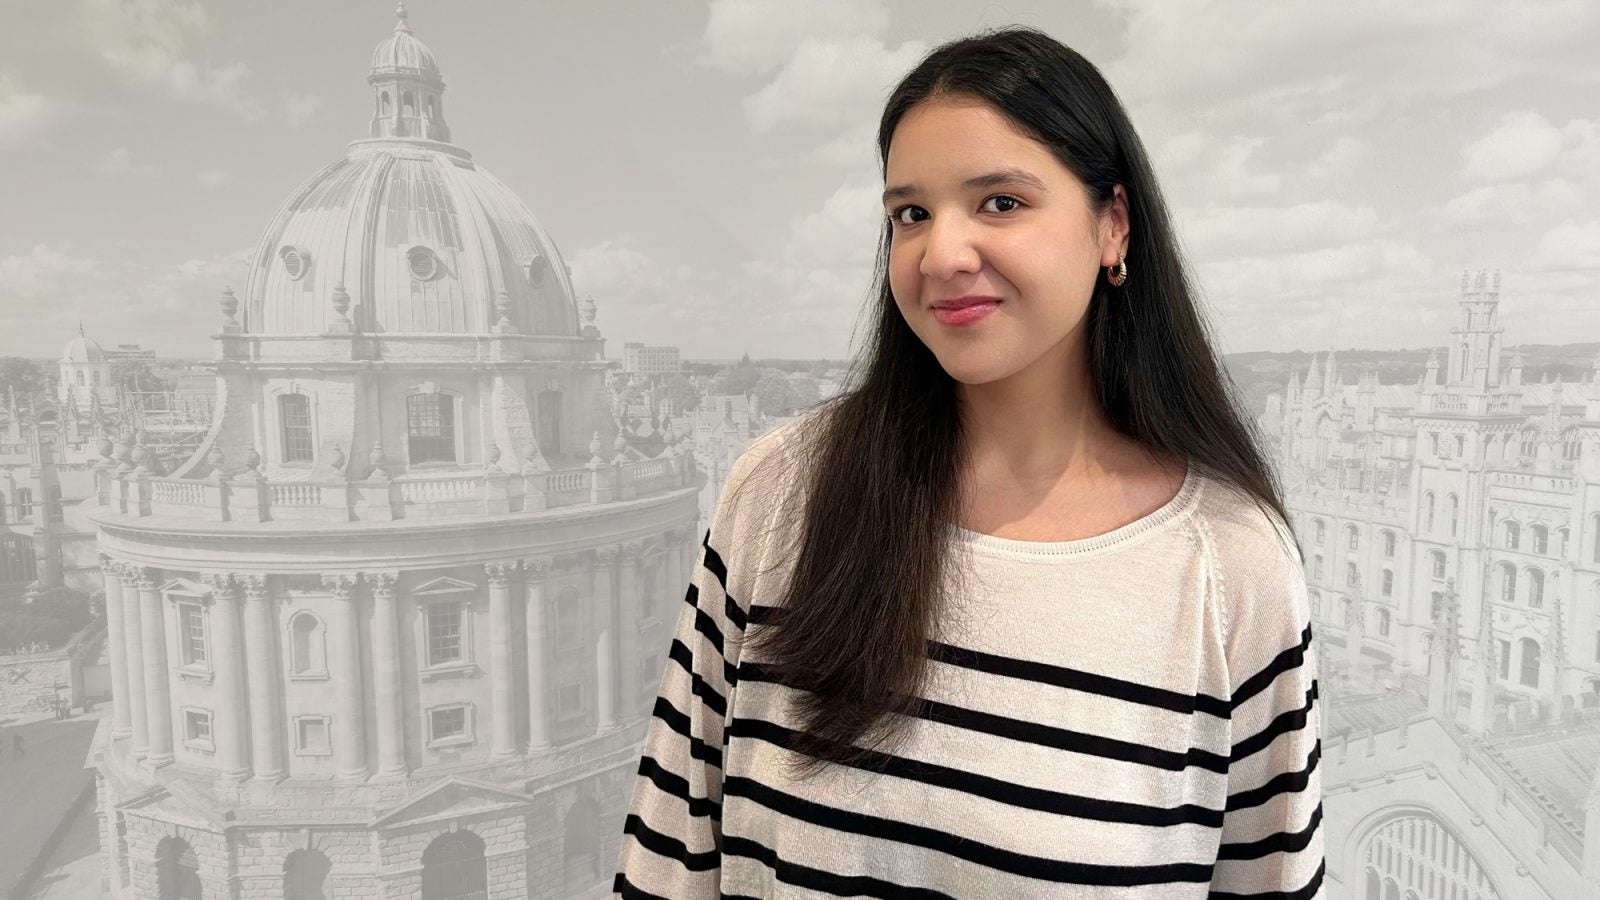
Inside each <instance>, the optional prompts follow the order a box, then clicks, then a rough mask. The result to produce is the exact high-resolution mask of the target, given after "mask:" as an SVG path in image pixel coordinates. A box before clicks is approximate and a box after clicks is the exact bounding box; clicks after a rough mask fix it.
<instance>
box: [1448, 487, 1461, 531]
mask: <svg viewBox="0 0 1600 900" xmlns="http://www.w3.org/2000/svg"><path fill="white" fill-rule="evenodd" d="M1449 500H1450V503H1449V505H1450V536H1451V537H1455V536H1456V529H1457V527H1458V526H1459V524H1460V512H1461V502H1460V501H1459V500H1457V499H1456V495H1455V494H1451V495H1450V498H1449Z"/></svg>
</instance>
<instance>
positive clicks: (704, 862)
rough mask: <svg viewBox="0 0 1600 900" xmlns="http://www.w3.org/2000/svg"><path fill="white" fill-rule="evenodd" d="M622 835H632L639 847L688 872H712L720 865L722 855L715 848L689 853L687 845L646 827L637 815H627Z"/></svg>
mask: <svg viewBox="0 0 1600 900" xmlns="http://www.w3.org/2000/svg"><path fill="white" fill-rule="evenodd" d="M622 833H623V834H631V835H633V839H634V840H636V841H638V842H639V846H641V847H643V848H645V849H646V850H649V851H650V852H651V853H654V854H655V855H657V856H664V857H666V858H667V859H670V860H675V861H676V862H677V863H678V864H679V865H681V866H683V867H684V868H685V869H687V870H689V871H690V872H714V871H716V870H717V868H718V867H719V866H721V865H722V854H721V853H719V852H718V851H717V850H716V849H715V848H713V849H711V850H704V851H701V852H698V853H690V852H689V846H688V845H687V844H685V843H684V842H683V841H680V840H678V839H677V838H675V837H673V836H672V835H670V834H662V833H661V832H659V831H656V830H655V829H654V828H651V827H650V826H649V825H646V824H645V823H644V820H643V819H641V818H639V815H638V814H637V813H628V818H627V821H626V822H624V823H623V826H622Z"/></svg>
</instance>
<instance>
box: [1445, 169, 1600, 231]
mask: <svg viewBox="0 0 1600 900" xmlns="http://www.w3.org/2000/svg"><path fill="white" fill-rule="evenodd" d="M1583 206H1584V200H1583V192H1582V191H1580V190H1579V188H1578V186H1577V185H1576V184H1574V183H1573V182H1571V181H1568V180H1567V179H1564V178H1551V179H1548V180H1545V181H1541V182H1538V183H1534V182H1520V181H1518V182H1506V183H1504V184H1486V185H1482V186H1480V187H1475V188H1473V189H1472V190H1470V191H1467V192H1466V193H1464V194H1460V195H1458V196H1455V197H1452V198H1451V199H1450V200H1448V201H1446V202H1445V204H1444V206H1443V207H1442V210H1441V211H1442V213H1443V214H1444V216H1445V217H1446V218H1447V219H1448V220H1449V221H1451V222H1454V223H1457V224H1460V225H1483V224H1506V223H1509V224H1512V225H1519V226H1525V225H1537V224H1541V223H1544V222H1547V221H1548V219H1549V217H1550V216H1551V215H1554V214H1558V213H1568V212H1575V211H1577V210H1578V209H1579V208H1581V207H1583Z"/></svg>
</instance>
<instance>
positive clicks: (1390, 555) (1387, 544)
mask: <svg viewBox="0 0 1600 900" xmlns="http://www.w3.org/2000/svg"><path fill="white" fill-rule="evenodd" d="M1383 558H1384V559H1394V532H1392V531H1385V532H1384V533H1383Z"/></svg>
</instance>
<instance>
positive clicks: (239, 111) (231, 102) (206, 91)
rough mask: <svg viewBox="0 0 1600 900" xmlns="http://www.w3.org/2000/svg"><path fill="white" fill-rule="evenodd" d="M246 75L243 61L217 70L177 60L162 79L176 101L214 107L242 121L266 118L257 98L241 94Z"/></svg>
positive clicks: (246, 70)
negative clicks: (164, 78)
mask: <svg viewBox="0 0 1600 900" xmlns="http://www.w3.org/2000/svg"><path fill="white" fill-rule="evenodd" d="M249 77H250V67H249V66H247V65H245V64H244V63H234V64H232V65H230V66H225V67H223V68H220V69H219V68H213V67H211V66H206V67H204V68H201V67H200V66H196V65H195V64H194V63H189V62H178V63H173V64H172V67H171V68H170V69H168V70H167V76H166V81H167V85H168V87H169V88H170V89H171V90H172V95H173V96H174V97H176V98H177V99H179V100H182V101H185V102H187V103H202V104H206V105H208V106H214V107H216V108H218V109H220V110H223V111H224V112H227V113H229V114H231V115H235V116H238V117H239V118H241V119H243V120H245V121H246V122H259V121H261V120H262V119H263V118H265V117H266V110H265V109H263V108H262V106H261V103H260V101H258V100H256V99H255V98H254V97H250V96H248V95H246V94H245V92H244V86H243V85H244V80H245V79H246V78H249Z"/></svg>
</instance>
